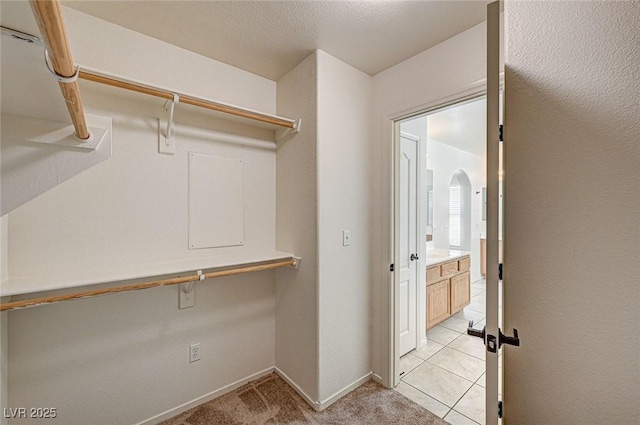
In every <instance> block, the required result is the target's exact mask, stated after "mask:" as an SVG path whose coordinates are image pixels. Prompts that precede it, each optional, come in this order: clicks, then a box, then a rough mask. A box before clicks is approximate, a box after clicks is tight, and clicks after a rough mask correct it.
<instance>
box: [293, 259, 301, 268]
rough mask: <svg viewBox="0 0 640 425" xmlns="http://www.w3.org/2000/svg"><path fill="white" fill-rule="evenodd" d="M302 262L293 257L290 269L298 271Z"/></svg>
mask: <svg viewBox="0 0 640 425" xmlns="http://www.w3.org/2000/svg"><path fill="white" fill-rule="evenodd" d="M301 262H302V258H300V257H293V264H292V267H293V268H294V269H296V270H298V269H299V268H300V263H301Z"/></svg>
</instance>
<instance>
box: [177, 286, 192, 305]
mask: <svg viewBox="0 0 640 425" xmlns="http://www.w3.org/2000/svg"><path fill="white" fill-rule="evenodd" d="M178 297H179V298H178V299H179V302H178V308H179V309H180V310H182V309H183V308H190V307H193V306H194V305H195V304H196V288H195V284H194V283H193V282H189V283H181V284H180V285H178Z"/></svg>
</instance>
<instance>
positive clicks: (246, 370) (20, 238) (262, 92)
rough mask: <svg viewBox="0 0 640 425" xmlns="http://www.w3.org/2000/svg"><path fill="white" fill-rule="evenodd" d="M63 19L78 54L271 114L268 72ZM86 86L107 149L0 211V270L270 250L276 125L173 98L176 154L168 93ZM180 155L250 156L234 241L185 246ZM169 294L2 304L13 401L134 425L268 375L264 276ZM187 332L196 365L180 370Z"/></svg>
mask: <svg viewBox="0 0 640 425" xmlns="http://www.w3.org/2000/svg"><path fill="white" fill-rule="evenodd" d="M25 6H26V3H25ZM27 13H30V12H29V11H28V8H27ZM65 14H66V16H67V18H68V19H67V24H68V26H69V33H70V36H71V39H72V40H73V48H74V53H75V56H76V61H77V62H80V63H83V64H86V65H88V66H93V67H96V68H101V69H104V70H107V71H112V72H117V73H121V74H122V75H126V76H131V77H135V78H138V79H141V80H145V81H153V82H154V83H157V84H160V85H166V86H170V87H174V88H175V89H177V90H181V91H192V92H194V93H198V94H201V95H203V96H210V97H213V98H215V99H219V100H224V101H228V102H231V103H235V104H240V105H242V106H246V107H251V108H258V109H262V110H265V111H267V112H274V111H275V83H274V82H272V81H269V80H265V79H264V78H261V77H258V76H252V75H251V74H248V73H246V72H244V71H240V70H236V69H234V68H232V67H229V66H227V65H224V64H221V63H217V62H215V61H212V60H210V59H205V58H203V57H201V56H198V55H195V54H192V53H188V52H186V51H183V50H181V49H178V48H176V47H174V46H170V45H168V44H165V43H162V42H160V41H157V40H152V39H150V38H148V37H145V36H143V35H140V34H136V33H133V32H131V31H128V30H125V29H123V28H120V27H117V26H114V25H111V24H108V23H106V22H103V21H99V20H97V19H95V18H91V17H89V16H86V15H82V14H80V13H79V12H76V11H69V10H67V9H65ZM120 49H121V50H120ZM132 57H135V58H136V61H132V60H131V58H132ZM167 58H172V60H167ZM174 59H175V60H174ZM4 66H5V64H3V67H4ZM111 66H113V68H110V67H111ZM185 75H187V76H188V77H185ZM88 88H89V86H88V85H83V94H84V97H85V106H86V107H87V109H88V111H89V112H94V113H100V114H103V115H108V116H112V117H113V157H112V158H111V159H109V160H108V161H106V162H104V163H102V164H100V165H98V166H96V167H93V168H91V169H90V170H88V171H86V172H84V173H83V174H81V175H80V176H79V177H78V178H74V179H71V180H69V181H67V182H65V183H64V184H63V185H60V186H57V187H55V188H54V189H52V190H50V191H49V192H47V193H45V194H44V195H42V196H40V197H38V198H36V199H34V200H32V201H31V202H29V203H27V204H25V205H23V206H21V207H19V208H18V209H16V210H14V211H13V212H12V213H10V214H9V215H8V218H7V220H8V223H9V224H8V265H9V271H10V273H9V277H15V276H20V275H23V274H36V275H42V276H47V275H48V274H51V275H54V276H58V277H64V276H65V274H66V275H67V276H73V275H74V274H75V273H79V272H82V271H87V272H90V271H91V270H93V269H94V268H104V267H108V266H109V265H112V266H113V267H118V266H119V265H121V264H123V263H124V264H126V263H138V262H146V261H170V260H176V259H186V258H192V257H195V256H197V257H201V256H205V255H209V256H212V257H216V256H217V255H220V253H222V252H224V253H235V254H239V253H242V252H246V251H254V250H266V249H274V247H275V209H276V206H275V190H276V182H275V180H276V172H275V166H276V153H275V145H274V144H273V142H267V141H265V140H264V139H265V138H267V137H268V136H272V132H270V131H265V130H253V129H251V128H248V127H246V126H241V125H238V124H235V123H234V124H228V123H224V122H222V121H220V120H216V119H211V118H210V117H208V116H207V114H204V113H201V112H191V111H188V110H187V109H182V108H180V107H179V108H178V109H179V110H178V113H177V116H176V121H177V129H176V140H177V152H176V154H175V155H173V156H168V155H160V154H158V153H157V149H158V147H157V127H156V125H155V117H157V116H159V115H158V114H159V113H160V111H161V110H162V101H160V100H157V99H147V98H144V100H141V99H142V98H138V97H131V96H128V95H123V94H121V93H120V92H118V91H115V90H114V91H109V90H107V91H105V90H104V89H101V90H88ZM225 132H231V133H234V135H232V136H228V135H225V134H223V133H225ZM237 135H242V136H244V138H243V139H242V140H241V141H240V142H241V143H236V142H237V141H238V139H239V138H238V137H237ZM230 138H232V139H234V140H235V142H230V140H229V139H230ZM188 151H196V152H201V153H206V154H212V155H223V156H232V157H240V158H243V159H244V160H245V167H244V168H245V184H246V186H245V199H246V205H245V212H246V217H245V222H246V228H245V235H246V238H245V245H244V246H243V247H236V248H229V249H227V248H222V249H209V250H198V251H189V250H188V249H187V235H188V231H187V226H188V220H187V217H188V215H187V187H188V182H187V163H188V161H187V153H188ZM2 237H3V238H6V237H7V235H6V233H5V232H4V231H3V232H2ZM177 298H178V289H177V288H176V287H167V288H157V289H153V290H148V291H141V292H129V293H122V294H118V295H112V296H108V297H100V298H92V299H86V300H78V301H70V302H65V303H61V304H56V305H50V306H41V307H37V308H31V309H26V310H18V311H12V312H9V313H8V331H9V338H8V360H9V372H8V375H9V378H8V379H9V391H8V392H9V398H8V406H11V407H20V406H53V407H56V408H57V409H58V418H57V419H56V420H52V421H49V422H48V423H60V424H65V425H73V424H87V423H93V424H97V425H98V424H115V423H118V424H128V423H138V422H141V421H144V420H147V419H149V418H152V417H154V416H156V415H159V414H162V413H164V412H167V411H171V409H175V408H177V407H179V406H180V405H182V404H183V403H189V402H192V401H197V400H198V399H199V398H201V397H207V396H213V395H215V394H217V393H216V391H219V390H223V389H224V388H225V387H226V386H228V385H231V384H234V383H235V382H237V381H241V380H244V379H246V378H248V377H251V376H255V374H259V373H263V372H268V371H270V370H272V368H273V366H274V364H275V344H274V341H275V325H276V323H275V314H276V313H275V309H276V308H275V303H276V296H275V284H274V273H273V272H260V273H256V274H251V275H244V276H236V277H231V278H224V279H219V280H214V281H207V282H204V283H199V284H197V285H196V306H195V307H194V308H191V309H187V310H178V308H177ZM5 334H6V333H5V332H3V336H4V335H5ZM194 342H200V343H201V344H202V360H200V361H199V362H196V363H192V364H190V363H189V362H188V356H187V353H188V346H189V344H191V343H194ZM2 360H3V363H4V361H5V359H4V355H3V359H2ZM3 376H4V374H3ZM174 413H175V411H174ZM23 422H24V423H30V422H29V421H21V423H23ZM36 422H38V421H36Z"/></svg>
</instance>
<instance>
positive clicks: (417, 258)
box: [409, 254, 420, 261]
mask: <svg viewBox="0 0 640 425" xmlns="http://www.w3.org/2000/svg"><path fill="white" fill-rule="evenodd" d="M409 258H410V259H411V261H415V260H419V259H420V258H419V257H418V254H411V257H409Z"/></svg>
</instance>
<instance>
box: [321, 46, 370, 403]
mask: <svg viewBox="0 0 640 425" xmlns="http://www.w3.org/2000/svg"><path fill="white" fill-rule="evenodd" d="M317 58H318V148H317V151H318V246H319V273H318V277H319V279H318V280H319V282H318V285H319V362H320V364H319V367H320V382H319V384H320V392H319V400H320V401H321V402H322V403H323V404H324V405H326V404H327V403H328V402H331V401H333V400H332V399H331V398H332V396H333V395H334V394H336V393H340V392H341V391H343V390H344V389H345V388H348V387H350V386H351V385H354V384H356V383H358V382H361V381H362V379H368V377H369V375H370V372H371V366H370V347H371V344H370V326H369V320H370V306H371V279H370V253H369V246H370V234H371V230H372V229H371V227H370V225H371V222H370V208H369V205H370V202H371V201H370V190H369V188H370V185H371V174H370V173H371V167H370V163H369V149H370V141H371V134H372V131H371V128H372V120H371V104H372V97H373V86H372V78H371V77H370V76H368V75H367V74H364V73H363V72H361V71H358V70H356V69H355V68H352V67H351V66H349V65H347V64H345V63H344V62H341V61H340V60H338V59H336V58H334V57H332V56H330V55H328V54H327V53H325V52H322V51H318V52H317ZM343 230H350V231H351V245H350V246H343V244H342V231H343ZM323 407H324V406H323Z"/></svg>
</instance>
